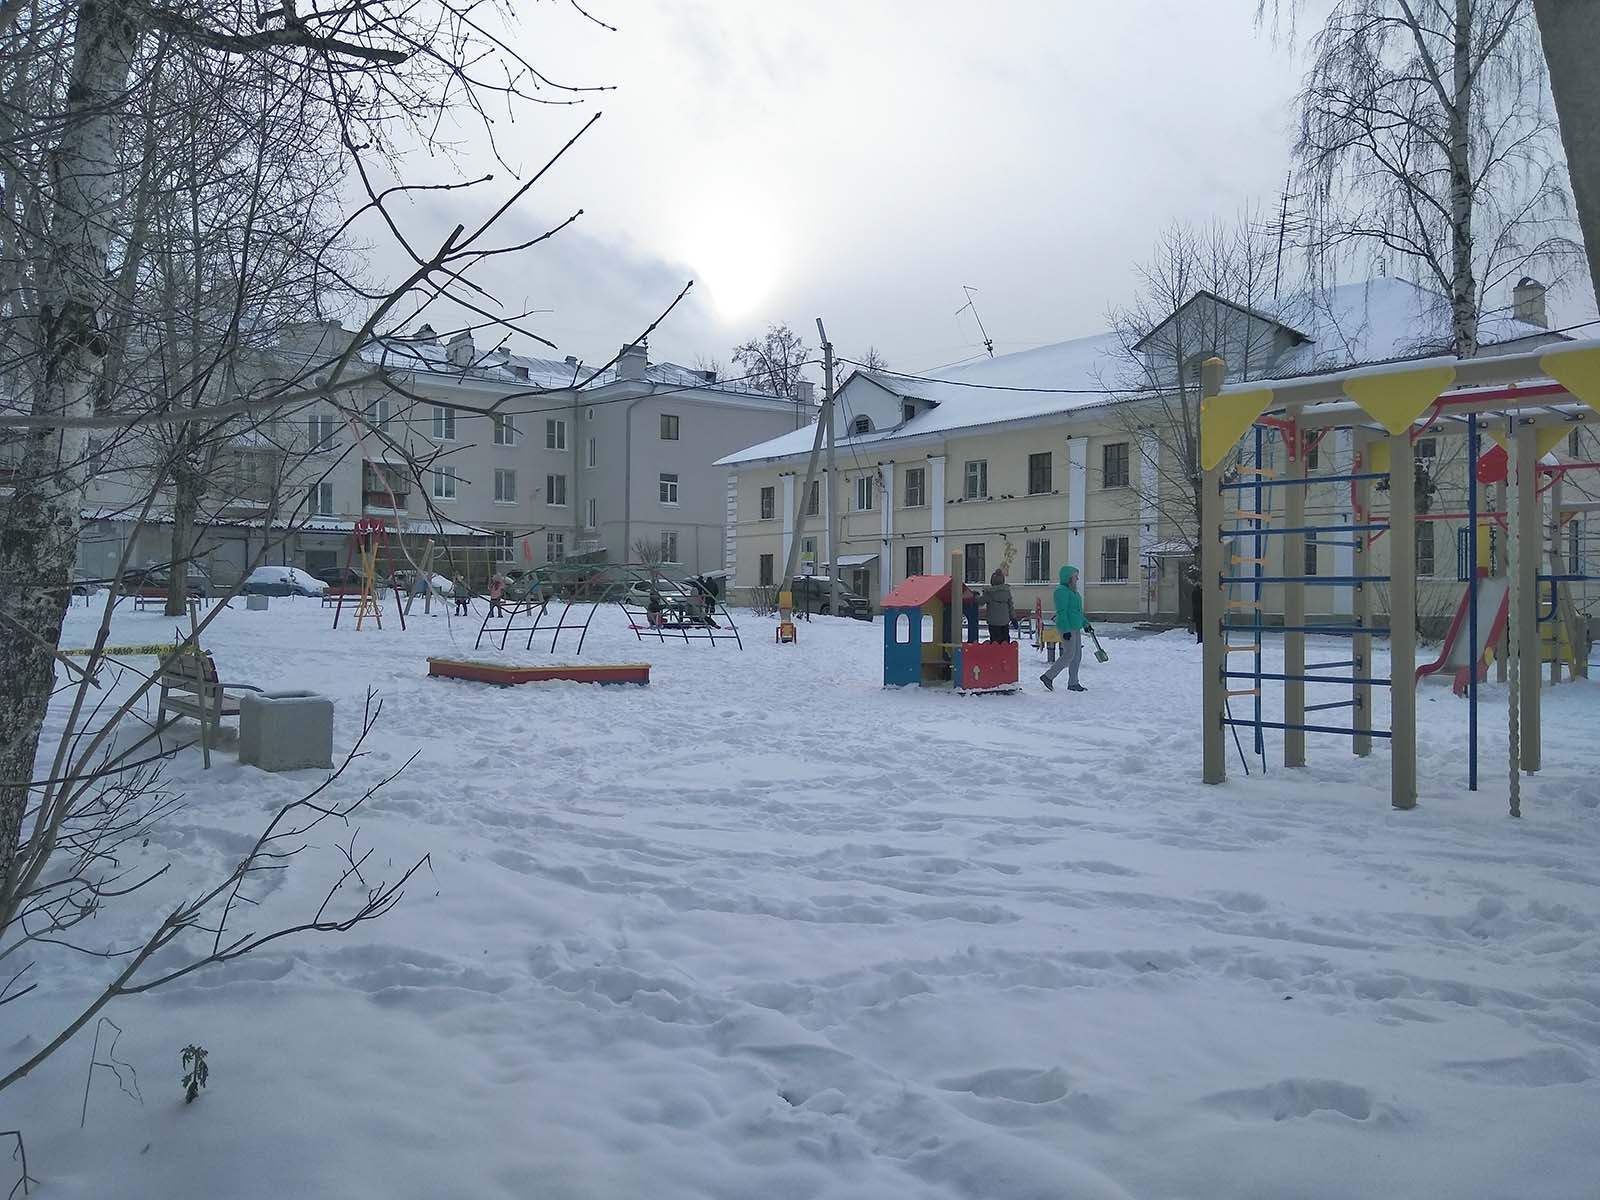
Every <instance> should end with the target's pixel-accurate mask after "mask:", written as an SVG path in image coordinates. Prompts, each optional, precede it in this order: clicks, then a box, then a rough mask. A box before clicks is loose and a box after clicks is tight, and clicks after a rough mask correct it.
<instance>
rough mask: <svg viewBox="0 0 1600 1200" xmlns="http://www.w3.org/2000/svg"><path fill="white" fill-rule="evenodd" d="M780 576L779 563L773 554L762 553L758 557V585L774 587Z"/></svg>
mask: <svg viewBox="0 0 1600 1200" xmlns="http://www.w3.org/2000/svg"><path fill="white" fill-rule="evenodd" d="M777 578H778V568H777V564H776V563H775V562H774V556H773V555H771V554H761V555H758V556H757V557H756V586H757V587H773V586H775V585H776V581H777Z"/></svg>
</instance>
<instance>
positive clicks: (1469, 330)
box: [1449, 0, 1478, 358]
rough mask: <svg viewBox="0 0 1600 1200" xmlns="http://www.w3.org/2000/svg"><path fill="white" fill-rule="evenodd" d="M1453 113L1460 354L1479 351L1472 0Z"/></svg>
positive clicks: (1456, 59) (1460, 22) (1453, 281)
mask: <svg viewBox="0 0 1600 1200" xmlns="http://www.w3.org/2000/svg"><path fill="white" fill-rule="evenodd" d="M1451 82H1452V85H1453V87H1452V96H1453V98H1454V103H1453V104H1452V106H1451V112H1450V114H1449V115H1450V308H1451V337H1452V340H1453V341H1454V343H1455V352H1456V356H1457V357H1458V358H1471V357H1472V356H1473V355H1474V354H1476V353H1477V352H1478V281H1477V279H1476V278H1475V277H1474V275H1473V271H1472V249H1473V247H1472V153H1471V150H1470V148H1469V147H1470V143H1469V141H1468V138H1469V136H1470V133H1471V129H1472V0H1456V22H1455V45H1454V54H1453V55H1452V71H1451Z"/></svg>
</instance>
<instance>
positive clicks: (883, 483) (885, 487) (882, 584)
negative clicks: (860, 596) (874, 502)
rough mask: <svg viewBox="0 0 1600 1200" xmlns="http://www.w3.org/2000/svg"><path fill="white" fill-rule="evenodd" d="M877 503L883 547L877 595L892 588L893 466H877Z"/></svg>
mask: <svg viewBox="0 0 1600 1200" xmlns="http://www.w3.org/2000/svg"><path fill="white" fill-rule="evenodd" d="M878 501H879V507H880V508H881V509H882V510H883V513H882V519H883V545H882V548H881V549H880V550H879V551H878V594H879V596H880V597H882V596H887V595H888V594H889V591H890V589H891V588H893V587H894V464H893V463H892V462H888V463H879V464H878Z"/></svg>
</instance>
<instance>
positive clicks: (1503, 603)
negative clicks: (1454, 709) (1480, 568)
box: [1417, 577, 1511, 696]
mask: <svg viewBox="0 0 1600 1200" xmlns="http://www.w3.org/2000/svg"><path fill="white" fill-rule="evenodd" d="M1475 586H1476V587H1477V589H1478V646H1477V653H1476V654H1474V653H1473V652H1472V649H1471V648H1469V647H1468V645H1467V642H1468V640H1469V638H1468V625H1469V621H1468V615H1469V614H1468V602H1469V600H1470V599H1471V597H1472V593H1471V591H1468V590H1463V591H1462V593H1461V603H1460V604H1458V605H1456V615H1455V616H1454V617H1452V618H1450V628H1449V629H1447V630H1446V631H1445V635H1444V646H1443V647H1442V648H1441V649H1440V651H1439V657H1438V659H1437V661H1435V662H1431V663H1428V664H1427V665H1426V666H1421V667H1418V668H1417V682H1418V683H1421V682H1422V680H1423V679H1424V678H1425V677H1427V676H1429V675H1432V674H1434V673H1435V672H1436V671H1443V670H1449V671H1450V672H1451V673H1452V681H1451V688H1452V690H1453V691H1454V692H1455V694H1456V695H1458V696H1464V695H1466V694H1467V683H1468V681H1469V680H1470V678H1471V676H1470V675H1469V674H1468V672H1469V671H1471V670H1472V666H1473V664H1474V663H1476V664H1477V667H1478V671H1479V676H1478V677H1479V678H1480V679H1481V678H1482V677H1483V675H1482V672H1483V669H1484V665H1485V664H1484V655H1485V654H1487V653H1488V652H1489V647H1490V646H1493V645H1494V644H1495V643H1496V642H1497V641H1499V639H1500V636H1501V635H1502V634H1503V633H1505V629H1506V613H1507V610H1508V609H1509V607H1510V604H1511V588H1510V586H1509V583H1508V581H1507V580H1506V579H1505V578H1503V577H1501V578H1480V579H1478V580H1476V581H1475Z"/></svg>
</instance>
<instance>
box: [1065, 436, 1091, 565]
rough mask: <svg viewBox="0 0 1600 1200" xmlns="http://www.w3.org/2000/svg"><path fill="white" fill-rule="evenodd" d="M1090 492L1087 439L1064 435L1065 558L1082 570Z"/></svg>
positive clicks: (1068, 562)
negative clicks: (1065, 445) (1065, 471)
mask: <svg viewBox="0 0 1600 1200" xmlns="http://www.w3.org/2000/svg"><path fill="white" fill-rule="evenodd" d="M1088 496H1089V439H1088V438H1081V437H1076V438H1068V439H1067V561H1066V562H1064V563H1062V564H1061V565H1062V566H1067V565H1069V564H1070V565H1071V566H1074V567H1077V568H1078V570H1079V571H1084V570H1085V565H1084V557H1083V548H1084V545H1085V539H1086V538H1087V537H1088V529H1087V528H1086V527H1085V525H1084V519H1085V513H1084V509H1085V507H1086V504H1087V501H1088Z"/></svg>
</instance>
